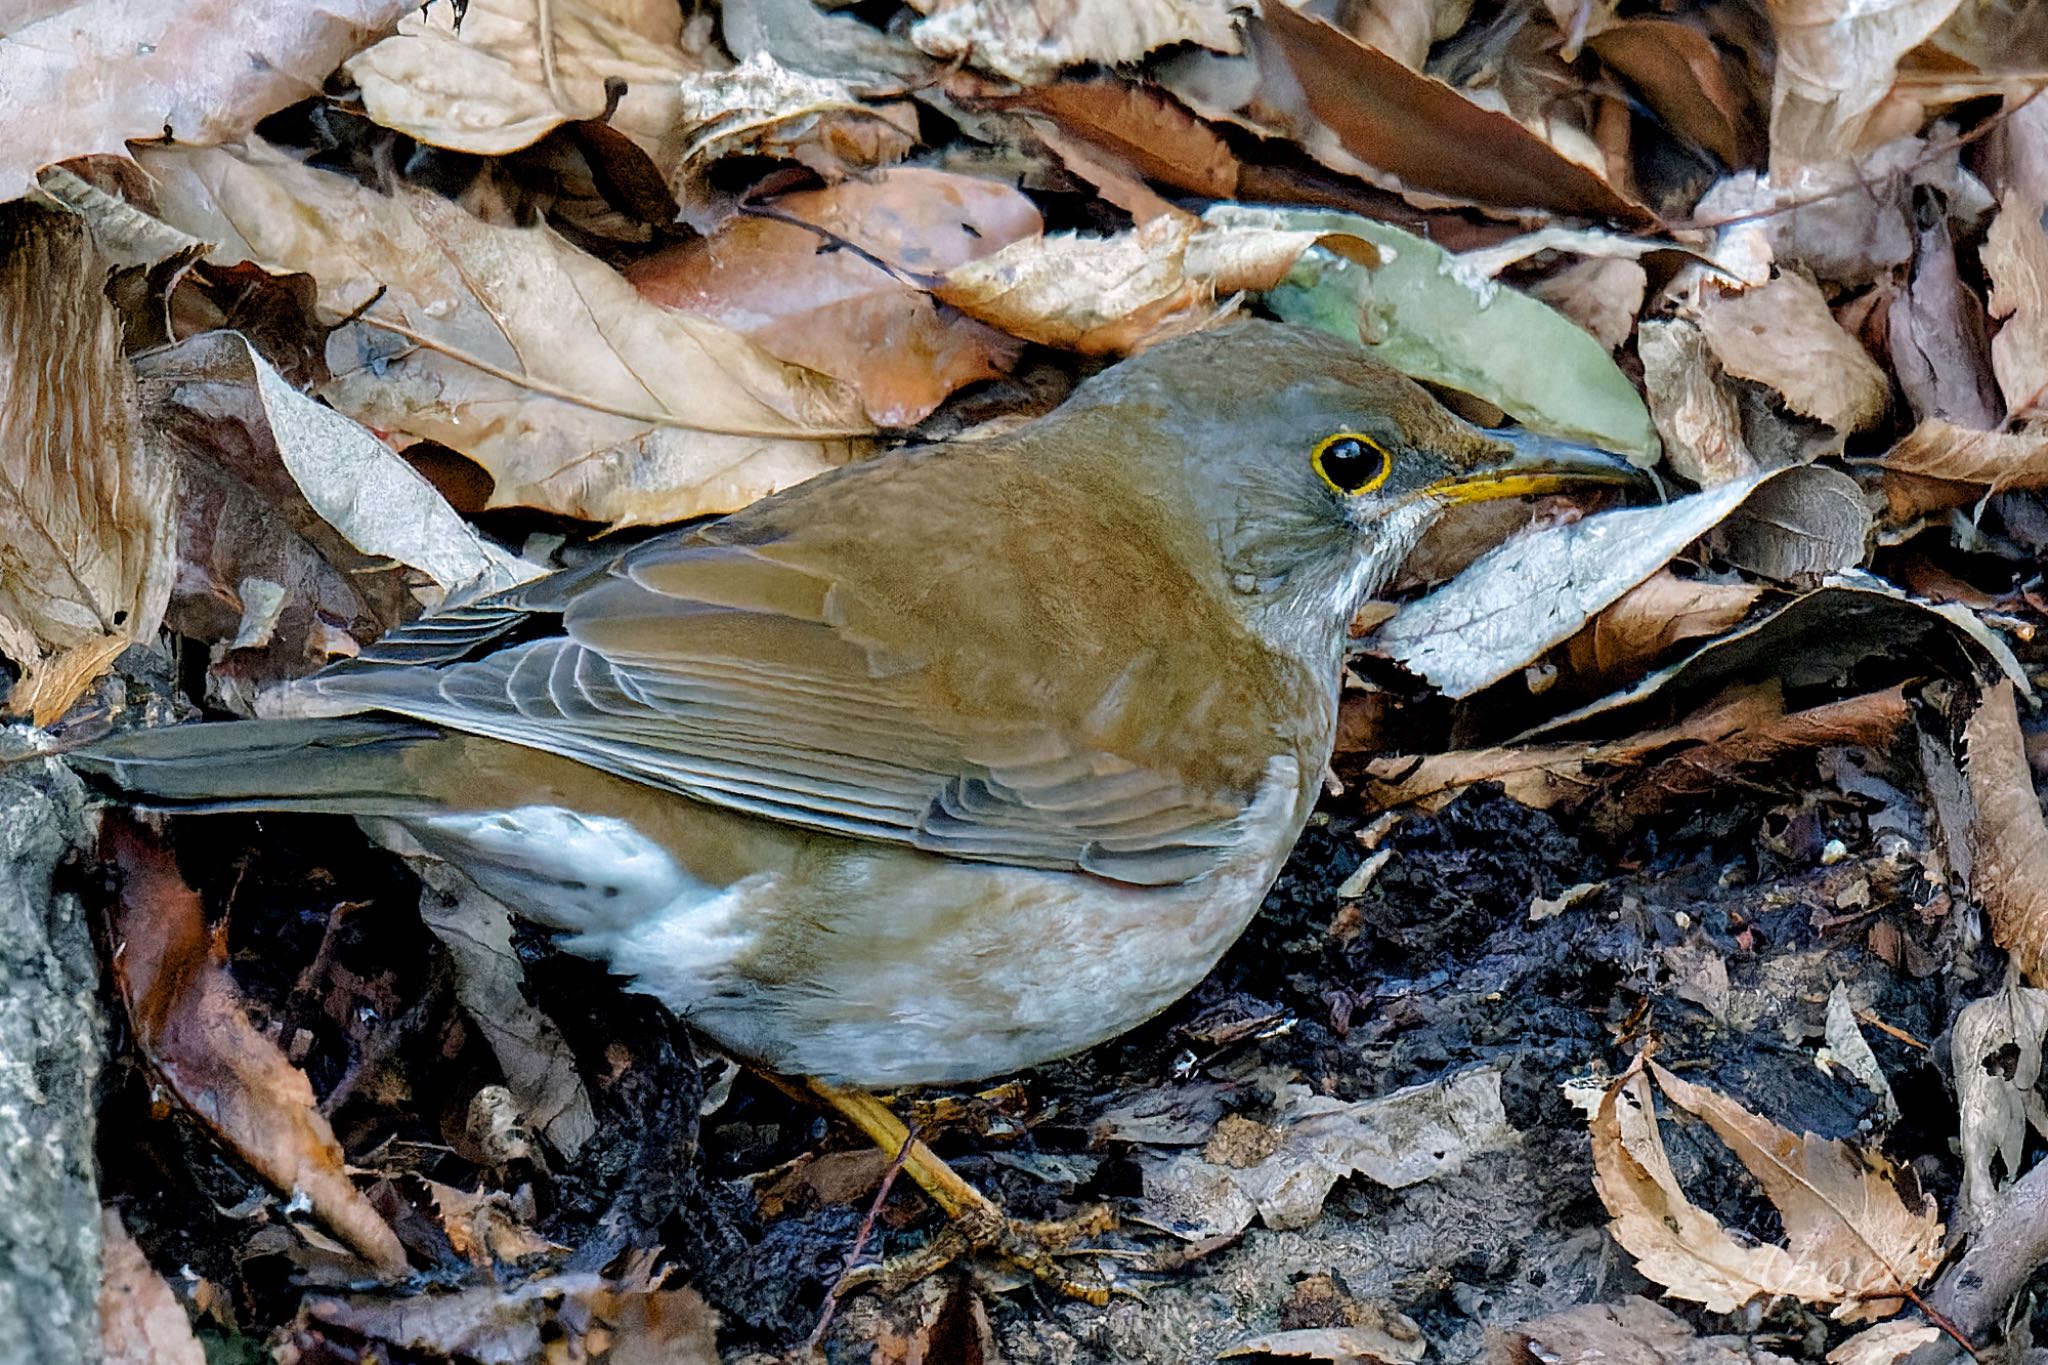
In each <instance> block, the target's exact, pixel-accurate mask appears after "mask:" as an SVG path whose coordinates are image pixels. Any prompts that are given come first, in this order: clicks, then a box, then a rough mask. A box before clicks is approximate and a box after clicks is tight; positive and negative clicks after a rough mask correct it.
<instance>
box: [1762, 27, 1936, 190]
mask: <svg viewBox="0 0 2048 1365" xmlns="http://www.w3.org/2000/svg"><path fill="white" fill-rule="evenodd" d="M1956 4H1957V0H1872V3H1868V4H1843V3H1842V0H1770V10H1771V26H1772V28H1773V29H1774V30H1775V31H1776V33H1777V39H1778V57H1777V75H1776V81H1775V84H1774V86H1773V88H1772V90H1771V173H1772V175H1773V177H1774V178H1777V179H1780V180H1782V179H1784V178H1785V177H1786V176H1787V175H1788V174H1790V173H1792V172H1794V171H1796V170H1797V169H1798V168H1800V167H1802V166H1810V165H1813V164H1815V163H1818V162H1825V161H1839V160H1845V159H1849V158H1852V157H1854V156H1855V154H1856V153H1858V152H1860V151H1865V150H1868V149H1869V148H1870V147H1871V146H1873V145H1874V144H1875V143H1876V142H1880V141H1883V140H1884V139H1885V138H1887V137H1896V136H1898V135H1899V134H1900V133H1901V132H1912V131H1913V129H1912V128H1905V129H1894V128H1885V127H1877V128H1873V127H1872V115H1873V114H1874V113H1876V112H1877V110H1878V108H1879V106H1880V105H1881V104H1882V103H1883V102H1884V98H1885V96H1886V95H1887V94H1888V93H1890V91H1891V88H1892V82H1893V80H1894V78H1895V77H1896V75H1897V72H1898V64H1899V58H1901V57H1903V56H1905V55H1906V53H1908V52H1910V51H1912V50H1913V49H1914V48H1916V47H1918V46H1919V45H1920V44H1921V43H1923V42H1925V41H1926V40H1927V38H1928V37H1929V36H1930V35H1931V34H1933V32H1934V31H1935V30H1936V29H1938V28H1940V27H1941V25H1942V23H1943V21H1945V20H1946V19H1947V18H1948V17H1949V15H1950V14H1951V13H1952V12H1954V10H1955V8H1956ZM1915 126H1917V123H1916V125H1915Z"/></svg>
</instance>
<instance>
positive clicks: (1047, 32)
mask: <svg viewBox="0 0 2048 1365" xmlns="http://www.w3.org/2000/svg"><path fill="white" fill-rule="evenodd" d="M911 7H912V8H913V9H915V10H917V12H918V13H920V14H922V15H924V16H925V17H924V18H922V19H920V20H918V21H917V22H916V23H914V24H912V25H911V27H910V40H911V41H912V42H914V43H916V44H917V45H918V47H920V48H922V49H923V50H924V51H926V52H929V53H930V54H931V55H932V56H934V57H937V58H939V59H940V60H942V61H955V60H964V61H967V62H971V63H972V64H973V65H975V66H977V67H980V68H981V69H982V70H984V71H993V72H994V73H995V74H997V75H998V76H1006V77H1008V78H1009V79H1011V80H1013V81H1016V82H1017V83H1018V84H1020V85H1038V84H1041V83H1043V82H1045V81H1047V80H1050V79H1051V78H1052V77H1053V76H1055V75H1058V74H1059V72H1061V71H1062V70H1064V69H1065V68H1067V67H1070V66H1079V65H1081V64H1082V63H1084V62H1095V63H1098V64H1100V65H1102V66H1117V65H1120V64H1122V63H1124V62H1134V61H1136V60H1138V58H1140V57H1142V56H1144V55H1145V54H1146V53H1148V52H1151V51H1153V50H1154V49H1155V48H1162V47H1171V46H1174V45H1176V44H1179V43H1193V44H1196V45H1197V46H1200V47H1207V48H1213V49H1215V50H1217V51H1219V52H1235V51H1237V49H1238V37H1237V24H1236V20H1237V16H1238V15H1239V14H1241V13H1243V12H1244V11H1245V10H1246V9H1248V8H1249V5H1248V3H1247V0H1128V2H1127V3H1125V4H1121V5H1096V4H1089V3H1087V0H911Z"/></svg>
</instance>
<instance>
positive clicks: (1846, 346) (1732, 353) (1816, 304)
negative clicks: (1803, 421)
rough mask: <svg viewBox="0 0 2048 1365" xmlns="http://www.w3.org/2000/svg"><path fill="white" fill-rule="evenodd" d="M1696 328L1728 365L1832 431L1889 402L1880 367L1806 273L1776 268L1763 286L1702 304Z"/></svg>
mask: <svg viewBox="0 0 2048 1365" xmlns="http://www.w3.org/2000/svg"><path fill="white" fill-rule="evenodd" d="M1700 330H1701V331H1702V332H1703V333H1704V334H1705V336H1706V339H1707V344H1708V345H1709V346H1711V347H1713V350H1714V355H1715V356H1716V357H1717V358H1718V359H1719V360H1720V362H1721V364H1722V365H1723V366H1725V367H1726V368H1727V370H1728V373H1730V374H1732V375H1737V376H1739V377H1741V378H1743V379H1753V380H1755V381H1756V382H1757V383H1759V384H1768V385H1769V386H1770V387H1772V388H1773V389H1776V390H1777V391H1778V392H1779V393H1780V394H1781V395H1783V397H1784V399H1785V405H1786V406H1787V407H1789V408H1791V409H1792V410H1793V411H1794V412H1798V413H1803V414H1805V415H1806V416H1808V417H1813V418H1817V419H1819V420H1820V421H1822V422H1825V423H1826V424H1827V425H1829V426H1831V427H1833V428H1834V429H1835V430H1836V431H1841V432H1851V431H1861V430H1863V429H1864V428H1866V427H1869V426H1871V425H1873V424H1875V423H1876V422H1877V420H1878V419H1879V418H1881V417H1883V416H1884V411H1885V408H1886V406H1887V404H1888V403H1889V402H1890V397H1891V382H1890V381H1889V380H1888V379H1886V378H1885V374H1884V371H1883V370H1880V369H1879V368H1878V367H1877V362H1876V361H1874V360H1872V359H1871V358H1870V355H1869V353H1868V352H1866V351H1865V350H1864V349H1863V347H1862V346H1861V345H1860V344H1858V342H1857V341H1856V338H1854V337H1852V336H1850V335H1849V334H1848V333H1847V332H1845V331H1843V330H1842V327H1841V324H1839V323H1837V322H1836V321H1835V318H1834V315H1833V314H1832V313H1830V312H1829V311H1828V305H1827V300H1826V299H1825V298H1823V297H1822V296H1821V292H1820V287H1819V286H1818V285H1816V284H1815V283H1814V282H1813V281H1812V280H1810V279H1808V278H1806V277H1805V276H1804V275H1801V274H1797V273H1792V274H1780V275H1778V276H1777V277H1776V278H1774V279H1773V280H1772V281H1771V282H1770V283H1769V284H1767V285H1764V286H1763V287H1762V288H1759V289H1750V290H1746V291H1745V292H1743V293H1741V294H1734V295H1724V296H1723V297H1721V298H1718V299H1715V300H1714V301H1713V302H1711V303H1709V304H1708V305H1707V306H1706V308H1705V309H1703V310H1702V311H1701V314H1700Z"/></svg>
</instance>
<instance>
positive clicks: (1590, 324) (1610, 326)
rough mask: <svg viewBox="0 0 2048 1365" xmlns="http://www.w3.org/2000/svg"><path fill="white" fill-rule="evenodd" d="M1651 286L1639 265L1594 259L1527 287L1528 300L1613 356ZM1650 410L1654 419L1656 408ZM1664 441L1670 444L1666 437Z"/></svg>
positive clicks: (1571, 266) (1567, 267)
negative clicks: (1583, 331)
mask: <svg viewBox="0 0 2048 1365" xmlns="http://www.w3.org/2000/svg"><path fill="white" fill-rule="evenodd" d="M1649 284H1650V277H1649V274H1648V273H1647V272H1646V271H1645V270H1644V269H1643V267H1642V265H1641V264H1640V263H1639V262H1636V261H1631V260H1625V259H1622V258H1618V257H1612V256H1609V257H1595V258H1593V259H1590V260H1584V261H1576V262H1574V263H1572V264H1571V265H1568V266H1566V267H1565V268H1564V269H1563V270H1560V271H1558V272H1557V273H1556V274H1555V275H1552V276H1550V277H1549V278H1547V279H1544V280H1540V281H1538V282H1537V283H1535V284H1533V285H1531V286H1530V287H1529V296H1530V297H1531V298H1533V299H1535V300H1537V301H1538V302H1539V303H1547V304H1549V305H1550V306H1551V307H1552V308H1555V309H1556V310H1557V311H1558V312H1560V313H1562V314H1564V315H1565V316H1566V317H1568V318H1570V319H1571V320H1572V321H1573V322H1576V323H1578V324H1579V326H1581V327H1583V328H1585V329H1586V331H1587V332H1588V333H1590V334H1591V335H1592V337H1593V339H1594V340H1595V341H1598V342H1599V343H1600V344H1601V345H1602V346H1605V347H1606V348H1607V349H1608V350H1610V351H1612V350H1614V349H1615V348H1616V347H1618V346H1620V345H1621V344H1622V343H1623V342H1624V341H1627V340H1628V339H1629V335H1630V334H1631V333H1632V332H1634V331H1635V328H1636V314H1637V313H1638V312H1640V311H1641V310H1642V306H1643V294H1644V292H1645V291H1646V290H1647V289H1648V288H1649ZM1650 410H1651V414H1652V415H1653V416H1654V415H1655V413H1656V406H1655V404H1654V403H1653V404H1652V405H1651V409H1650ZM1659 432H1660V434H1661V432H1662V428H1661V427H1660V428H1659ZM1665 440H1666V441H1667V442H1668V441H1669V440H1670V437H1668V436H1667V437H1665Z"/></svg>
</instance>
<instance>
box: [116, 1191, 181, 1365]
mask: <svg viewBox="0 0 2048 1365" xmlns="http://www.w3.org/2000/svg"><path fill="white" fill-rule="evenodd" d="M100 1361H101V1365H206V1351H205V1349H204V1348H203V1347H201V1346H200V1344H199V1338H197V1337H195V1336H193V1335H192V1324H191V1322H190V1321H189V1320H188V1319H187V1318H186V1316H185V1309H184V1307H183V1305H181V1304H180V1303H179V1302H178V1296H177V1295H176V1294H173V1293H172V1292H171V1287H170V1286H169V1285H168V1284H166V1283H164V1277H163V1276H161V1275H159V1274H157V1273H156V1268H155V1267H154V1266H152V1265H150V1263H149V1260H148V1258H147V1257H145V1256H144V1255H143V1254H142V1248H141V1247H139V1246H137V1245H136V1244H135V1239H134V1238H133V1237H131V1236H130V1235H129V1234H128V1229H127V1227H126V1226H125V1225H124V1224H123V1223H122V1222H121V1215H120V1213H119V1212H118V1211H117V1210H115V1209H114V1208H113V1207H112V1206H111V1205H110V1206H108V1207H107V1208H104V1209H102V1210H101V1211H100Z"/></svg>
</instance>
